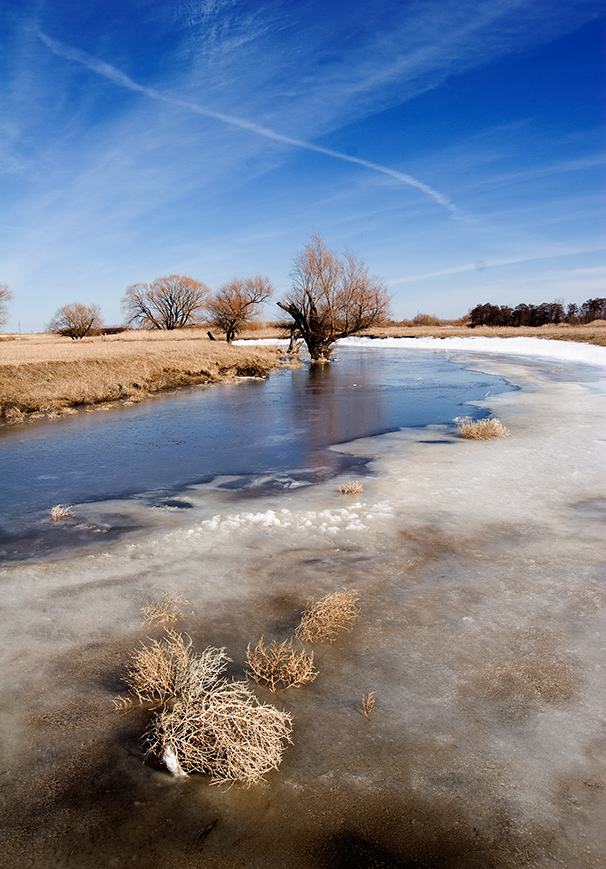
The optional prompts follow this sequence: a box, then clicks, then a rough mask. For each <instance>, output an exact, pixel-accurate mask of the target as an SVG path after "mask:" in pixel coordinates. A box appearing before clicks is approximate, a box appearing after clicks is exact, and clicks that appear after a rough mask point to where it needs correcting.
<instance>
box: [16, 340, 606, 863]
mask: <svg viewBox="0 0 606 869" xmlns="http://www.w3.org/2000/svg"><path fill="white" fill-rule="evenodd" d="M374 343H376V342H374ZM556 345H559V346H556ZM442 346H443V348H444V349H445V345H442ZM406 349H410V348H406ZM425 349H428V348H427V347H426V348H425ZM430 349H431V348H430ZM494 349H496V350H497V353H496V354H495V353H494ZM583 349H584V348H581V350H583ZM586 349H587V352H588V355H587V357H585V358H584V357H583V354H582V352H581V353H579V350H578V348H577V347H571V348H568V347H567V346H566V345H564V344H562V342H534V343H533V345H532V346H531V347H530V348H528V347H527V348H526V355H519V354H520V353H522V352H523V351H521V350H519V349H518V350H515V349H512V350H511V353H508V351H507V345H501V344H498V345H494V344H493V345H490V346H488V347H486V346H484V345H482V344H478V343H476V342H471V341H470V342H468V343H467V344H464V345H462V346H458V347H450V348H449V349H448V353H447V354H445V355H443V356H441V357H440V359H441V360H442V364H445V365H450V364H451V363H450V362H448V361H447V360H448V358H449V357H450V358H452V360H453V362H454V363H455V367H457V366H460V365H466V366H468V367H469V368H470V369H471V370H472V371H473V373H474V376H477V377H478V378H479V379H480V382H482V383H490V384H495V383H500V384H501V385H502V384H503V378H504V379H505V380H506V381H507V383H509V384H510V387H515V388H510V389H509V390H508V391H506V390H503V391H498V393H497V394H494V393H493V390H492V388H491V389H490V393H491V394H490V395H489V396H488V397H487V398H486V397H485V396H486V392H487V391H489V390H488V388H487V389H486V390H485V392H484V395H483V396H482V398H481V399H479V400H478V412H488V411H489V410H490V411H493V412H494V413H495V415H497V416H498V417H499V418H500V419H502V420H503V422H504V423H505V424H506V425H507V427H508V428H509V429H510V431H511V435H510V437H508V438H506V439H504V440H500V441H495V442H491V443H479V442H471V441H464V440H462V439H460V438H457V436H456V434H455V432H454V427H453V424H452V416H449V418H444V419H441V420H434V421H431V422H430V424H429V425H427V424H423V423H415V424H413V426H412V427H408V426H405V427H404V428H401V429H400V428H399V426H398V425H397V424H395V425H393V426H391V425H383V424H381V426H380V430H381V431H385V430H386V429H392V430H391V431H388V432H386V433H384V434H379V435H374V434H373V433H372V432H370V433H368V434H367V436H363V437H359V438H358V439H357V440H353V441H352V440H349V441H348V443H346V444H344V443H342V442H341V444H340V446H339V448H338V454H342V455H346V456H347V455H348V456H349V459H348V460H347V461H350V462H352V463H354V464H353V465H349V466H347V465H346V466H345V467H341V468H340V467H339V466H338V465H337V466H333V467H332V469H331V471H330V473H328V474H327V475H325V476H322V475H319V476H318V477H316V478H314V481H313V485H295V486H293V485H290V484H289V483H288V480H290V481H291V482H295V483H301V482H310V481H311V480H310V479H307V480H305V479H304V478H303V477H302V476H301V477H300V476H299V474H298V473H295V471H296V470H297V466H298V462H294V463H293V468H292V469H291V470H290V471H289V472H288V473H287V474H285V475H284V477H282V478H281V479H282V482H283V483H284V484H285V485H283V486H278V485H274V483H275V482H276V481H278V477H279V476H280V475H279V474H277V475H276V474H275V473H273V471H268V472H267V474H265V473H261V474H260V475H259V477H258V478H257V477H256V476H255V477H254V478H253V477H251V478H250V479H249V478H248V477H246V478H243V477H241V476H239V475H238V474H233V475H229V474H227V475H222V476H220V477H214V478H213V479H212V480H204V479H203V480H202V481H200V482H193V483H192V484H191V485H186V486H185V488H183V489H181V490H179V492H178V493H177V494H175V493H172V494H170V495H169V494H167V493H164V495H162V497H161V498H157V499H156V501H153V499H149V498H139V497H138V496H135V497H128V498H117V499H114V500H113V501H112V502H111V509H110V506H109V502H107V503H106V502H88V503H84V502H82V503H79V504H77V505H76V508H75V512H76V514H77V515H76V519H75V521H76V522H77V523H81V524H82V526H83V529H82V530H81V532H80V533H82V534H84V533H85V531H84V526H86V524H87V523H88V524H89V532H88V533H90V532H91V530H92V528H93V526H96V527H98V528H101V523H102V521H105V522H106V523H107V525H108V529H107V533H105V534H97V535H96V536H95V535H93V536H94V538H95V542H94V545H91V546H90V547H88V548H86V547H84V548H81V549H78V550H72V551H71V552H70V551H67V550H63V551H59V550H57V551H56V554H55V555H54V556H53V557H50V558H49V557H46V558H34V559H28V560H25V561H22V562H15V563H10V564H6V565H5V566H4V567H2V568H0V583H1V584H2V596H1V599H0V605H1V607H2V650H1V659H0V752H1V761H0V773H2V775H0V794H1V797H2V809H1V810H2V816H3V820H2V827H3V837H4V841H3V850H2V858H1V860H2V861H4V864H3V865H6V866H9V865H10V866H19V867H21V866H23V867H26V866H27V867H32V869H42V867H44V869H48V867H53V869H54V867H63V866H68V867H73V869H93V867H95V869H97V867H103V869H105V867H110V866H120V867H122V866H128V865H131V866H136V867H137V869H152V867H153V869H158V867H168V866H172V865H179V866H180V867H183V869H190V867H191V869H193V867H199V866H201V865H203V866H205V867H208V869H233V867H237V866H239V867H246V869H266V867H269V869H283V867H293V869H316V867H319V869H324V867H325V869H349V867H359V866H379V867H389V869H391V867H408V869H413V867H414V869H429V867H442V869H514V867H533V869H552V867H553V869H555V867H562V866H563V867H570V869H573V867H574V869H602V867H603V865H604V863H605V858H606V848H605V846H604V825H603V818H604V741H603V739H604V728H603V725H604V720H605V717H606V715H605V710H604V697H605V696H606V692H605V691H604V676H603V660H604V658H603V654H604V636H605V630H606V627H605V621H604V611H605V607H604V570H603V539H604V519H603V516H604V507H605V503H606V502H605V499H604V483H605V482H606V467H605V466H606V461H605V450H604V432H605V431H606V410H605V405H604V390H603V379H604V376H605V375H606V351H604V350H601V348H586ZM595 351H598V352H597V353H596V352H595ZM360 352H361V353H362V352H364V353H373V352H374V351H373V350H372V349H369V350H363V349H362V348H360ZM569 353H570V354H572V355H568V354H569ZM512 354H515V355H512ZM529 354H534V355H529ZM343 356H344V354H343ZM420 362H421V360H420ZM420 362H419V364H420ZM585 362H588V363H589V364H587V365H586V364H584V363H585ZM305 373H306V372H305V369H302V370H301V372H300V374H299V375H298V376H304V375H305ZM330 376H332V375H330ZM418 376H424V375H423V374H422V373H420V374H419V375H418ZM493 377H497V378H500V379H499V380H493V379H492V378H493ZM354 382H355V383H357V382H358V379H357V375H356V380H355V381H354ZM423 382H424V381H416V380H414V383H421V384H422V383H423ZM270 383H271V379H270ZM240 386H243V387H244V388H245V389H248V388H249V386H248V385H247V384H242V385H239V386H238V387H237V388H238V389H239V388H240ZM256 386H257V385H256V384H251V385H250V388H251V389H254V388H256ZM349 388H350V390H352V391H353V389H354V387H353V383H352V384H350V387H349ZM356 388H357V387H356ZM214 392H215V393H216V394H217V395H220V394H221V390H220V389H217V390H215V391H214ZM370 395H371V391H370V390H369V398H370ZM162 406H163V404H160V405H155V404H154V403H151V404H150V405H149V407H150V410H151V409H153V410H155V409H158V408H160V409H161V407H162ZM460 410H461V409H460V408H459V409H458V410H457V411H455V414H454V415H458V414H459V413H460ZM339 416H341V415H339ZM51 425H53V424H49V426H48V430H50V428H51ZM56 430H58V429H56ZM339 439H341V436H340V435H339V437H338V438H336V440H337V441H338V440H339ZM341 440H347V438H342V439H341ZM329 452H330V453H332V452H334V450H329ZM320 455H321V456H323V457H325V456H326V447H325V445H322V446H321V448H320ZM362 460H363V462H364V464H361V465H356V464H355V463H356V462H358V461H362ZM322 462H324V458H322ZM322 462H321V463H320V464H322ZM303 465H304V467H313V465H310V464H309V463H303ZM328 465H330V462H329V463H328ZM352 468H355V469H356V473H357V471H358V470H359V471H360V472H361V471H362V470H366V471H367V473H365V474H364V475H363V476H362V474H360V480H361V482H362V483H363V485H364V492H363V493H361V494H360V495H358V496H356V497H349V498H348V497H344V496H341V495H339V494H338V492H337V484H338V483H340V482H343V481H344V480H346V479H347V478H348V477H350V476H351V475H352V474H351V470H352ZM287 478H288V479H287ZM257 480H258V482H255V481H257ZM278 482H279V481H278ZM266 484H267V485H266ZM233 486H235V488H233ZM163 498H164V501H163V500H162V499H163ZM169 498H170V499H171V500H174V504H173V505H172V506H171V505H170V504H168V503H167V500H166V499H169ZM179 503H180V504H181V508H180V507H178V506H176V505H177V504H179ZM185 504H187V505H188V506H187V509H183V505H185ZM102 510H106V513H105V514H104V515H105V516H106V518H105V519H103V516H101V515H100V513H99V511H102ZM112 511H113V512H112ZM120 511H123V514H124V516H126V517H127V518H128V522H126V520H124V521H123V524H124V525H128V527H129V528H130V529H131V530H130V531H122V532H121V533H120V535H119V536H116V537H113V536H112V533H111V523H112V521H116V517H118V516H119V515H121V513H120ZM121 521H122V520H121ZM129 523H130V524H129ZM342 588H346V589H354V590H356V591H357V592H358V593H359V594H360V607H361V616H360V619H359V621H358V623H357V624H356V625H355V626H354V628H353V630H352V631H351V632H350V633H346V634H344V635H342V637H341V638H339V639H338V640H337V641H336V642H335V643H334V644H332V645H319V646H315V647H314V651H315V652H316V661H315V663H316V666H317V669H318V670H319V675H318V677H317V679H316V680H315V681H314V682H313V683H311V684H310V685H308V686H304V687H302V688H300V689H296V690H292V689H291V690H288V691H285V692H284V693H283V694H281V695H279V696H278V697H275V696H274V695H271V694H270V693H269V692H267V691H266V690H264V689H257V693H258V696H259V698H260V699H262V700H263V701H264V702H273V703H276V704H277V705H278V706H279V707H280V708H282V709H285V710H287V711H288V712H290V713H291V714H292V716H293V722H294V729H293V744H292V745H290V746H289V747H288V748H287V750H286V752H285V754H284V758H283V761H282V764H281V766H280V767H279V769H278V770H275V771H272V772H271V773H269V774H268V775H267V780H266V782H265V783H262V784H260V785H256V786H253V787H251V788H249V789H246V788H241V787H238V786H235V787H232V788H231V789H225V788H218V787H212V786H210V785H209V783H208V780H207V778H206V777H204V776H200V775H197V776H190V777H188V778H185V779H175V778H173V777H172V776H170V775H169V773H168V772H167V771H166V770H165V769H164V768H163V767H162V766H160V765H158V764H154V763H151V762H149V761H148V762H144V744H143V742H142V734H143V732H144V731H145V728H146V727H147V725H148V723H149V718H150V714H151V713H150V712H149V711H146V710H136V711H134V712H131V713H127V714H124V713H118V712H116V711H115V710H114V708H113V704H112V699H113V698H114V697H115V696H116V695H117V694H119V693H120V692H121V691H123V690H124V684H123V682H122V676H123V674H124V672H125V669H126V667H127V666H128V664H129V661H130V655H131V653H132V651H133V650H134V649H135V648H136V647H137V646H138V645H140V643H141V642H147V640H146V638H147V637H149V636H150V635H151V636H154V637H159V636H160V634H159V632H157V631H156V632H154V631H153V629H152V628H150V627H149V626H144V625H143V623H142V615H141V607H142V606H143V605H144V604H145V603H146V601H149V600H157V599H159V598H160V597H161V596H162V594H163V593H164V592H170V593H173V594H176V593H181V594H183V596H184V597H185V598H186V599H187V601H189V603H188V605H187V606H186V607H185V608H184V609H185V616H184V619H183V621H182V622H181V623H180V624H179V625H178V629H179V630H182V631H185V632H187V633H188V634H189V635H190V636H191V638H192V641H193V644H194V647H195V649H196V650H198V651H202V650H203V649H204V648H205V647H206V646H208V645H214V646H219V647H221V646H224V647H225V648H226V650H227V654H228V655H229V656H230V658H232V659H233V662H232V664H231V665H230V675H233V676H234V677H236V678H241V677H242V674H243V666H244V658H245V651H246V647H247V645H248V643H253V644H254V643H256V642H257V640H258V639H259V638H260V637H261V635H264V636H265V639H266V641H269V640H271V639H274V638H275V639H278V640H282V639H286V638H288V637H289V636H290V635H291V634H292V631H293V629H294V627H295V625H296V624H297V622H298V619H299V618H300V613H301V610H302V608H303V607H304V606H305V603H306V601H307V600H308V599H309V598H310V597H317V596H320V595H323V594H326V593H329V592H332V591H335V590H337V589H342ZM369 691H376V707H375V709H374V711H373V713H372V714H371V716H370V718H366V717H365V716H364V715H363V714H362V713H361V698H362V694H363V693H368V692H369ZM215 822H216V823H215ZM210 825H212V827H210V830H209V829H208V828H209V826H210ZM205 830H207V832H208V835H206V833H204V831H205Z"/></svg>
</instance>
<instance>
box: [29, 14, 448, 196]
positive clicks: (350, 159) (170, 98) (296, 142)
mask: <svg viewBox="0 0 606 869" xmlns="http://www.w3.org/2000/svg"><path fill="white" fill-rule="evenodd" d="M38 34H39V36H40V39H41V40H42V42H44V44H45V45H46V46H47V47H48V48H49V49H50V50H51V51H52V52H53V53H54V54H56V55H58V56H59V57H63V58H65V59H67V60H73V61H76V62H77V63H80V64H82V65H83V66H85V67H86V68H87V69H90V70H92V71H93V72H96V73H98V74H99V75H101V76H103V77H104V78H107V79H109V80H110V81H112V82H114V84H117V85H119V86H120V87H124V88H127V89H128V90H131V91H134V92H136V93H141V94H145V96H147V97H149V98H150V99H153V100H160V101H161V102H164V103H169V104H170V105H171V106H173V107H179V108H182V109H185V110H186V111H190V112H194V113H195V114H198V115H203V116H204V117H207V118H214V119H215V120H217V121H221V122H222V123H224V124H228V125H229V126H232V127H239V128H240V129H242V130H247V131H248V132H250V133H254V134H255V135H258V136H262V137H264V138H266V139H271V140H272V141H274V142H279V143H280V144H283V145H291V146H293V147H295V148H302V149H303V150H306V151H314V152H315V153H317V154H324V155H325V156H327V157H334V158H336V159H337V160H344V161H345V162H347V163H354V164H356V165H358V166H363V167H364V168H366V169H371V170H372V171H374V172H380V173H382V174H383V175H388V176H389V177H390V178H394V179H395V180H396V181H399V182H401V183H402V184H407V185H409V186H410V187H416V188H417V189H418V190H421V191H422V192H423V193H425V194H427V196H430V197H431V198H432V199H433V200H434V201H435V202H437V203H438V204H439V205H442V206H444V207H445V208H447V209H448V210H449V211H455V210H456V209H455V206H454V205H453V203H452V202H450V200H449V199H448V197H447V196H445V195H444V194H442V193H440V192H438V191H437V190H434V189H433V188H432V187H430V186H429V185H428V184H425V183H424V182H423V181H420V180H419V179H418V178H413V176H412V175H407V174H405V173H403V172H398V171H396V170H395V169H390V168H389V167H388V166H381V165H379V164H378V163H373V162H371V161H370V160H363V159H362V158H360V157H354V156H350V155H348V154H342V153H341V152H339V151H334V150H333V149H332V148H323V147H322V146H320V145H314V144H313V143H312V142H305V141H303V140H302V139H295V138H292V137H291V136H284V135H282V133H278V132H276V131H275V130H270V129H268V128H267V127H264V126H262V125H261V124H257V123H255V122H253V121H248V120H246V119H244V118H238V117H235V116H234V115H227V114H224V113H223V112H217V111H214V110H213V109H209V108H205V107H204V106H200V105H198V104H196V103H192V102H190V101H189V100H184V99H181V98H179V97H177V96H174V95H172V94H166V93H163V92H161V91H158V90H156V89H155V88H149V87H145V86H144V85H141V84H139V83H138V82H136V81H134V80H133V79H132V78H130V76H128V75H126V74H125V73H123V72H122V71H121V70H119V69H116V68H115V67H114V66H112V65H111V64H108V63H105V62H104V61H102V60H99V59H98V58H96V57H92V56H91V55H89V54H87V53H86V52H84V51H81V50H80V49H78V48H74V47H72V46H69V45H65V44H64V43H63V42H60V41H59V40H57V39H52V38H51V37H50V36H47V35H46V34H45V33H43V32H42V31H41V30H39V31H38Z"/></svg>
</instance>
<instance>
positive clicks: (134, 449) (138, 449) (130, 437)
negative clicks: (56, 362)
mask: <svg viewBox="0 0 606 869" xmlns="http://www.w3.org/2000/svg"><path fill="white" fill-rule="evenodd" d="M375 343H376V342H375ZM511 388H512V387H511V386H510V385H509V384H508V383H507V381H506V380H504V379H503V378H502V377H498V376H494V375H488V374H483V373H480V372H475V371H469V370H467V369H466V368H465V366H464V365H462V364H461V363H455V362H452V361H449V360H448V359H447V358H446V357H445V356H444V354H441V353H440V354H437V353H433V352H432V351H430V350H427V351H425V352H421V353H419V352H418V351H413V350H398V349H396V348H380V347H378V346H377V347H375V348H374V349H373V352H372V353H369V352H365V351H363V350H361V349H357V348H355V347H353V348H352V347H345V348H343V349H342V350H341V351H340V358H339V360H338V361H337V362H335V363H334V364H332V365H324V366H312V367H309V366H305V367H303V368H300V369H296V370H294V371H293V370H284V371H281V372H279V373H277V374H274V375H273V376H272V377H270V378H269V379H268V380H266V381H259V380H257V381H255V380H246V381H244V382H239V383H234V384H224V385H220V386H217V387H210V388H209V387H205V388H198V389H187V390H181V391H180V392H178V393H176V394H172V395H167V396H158V397H155V398H154V399H152V400H150V401H147V402H144V403H142V404H140V405H136V406H131V407H129V408H122V407H119V408H117V409H114V410H110V411H108V412H105V413H80V414H79V415H78V416H76V417H69V418H64V419H61V420H58V421H56V422H55V423H53V424H52V425H49V424H48V423H47V422H42V423H37V424H34V425H30V426H28V427H27V428H25V427H23V426H20V427H14V426H13V427H5V428H4V429H3V430H2V431H0V474H1V478H2V486H1V487H0V517H1V518H0V558H1V557H2V556H3V557H4V558H5V559H6V558H9V559H10V558H15V557H16V558H23V557H29V556H30V555H31V554H32V553H35V554H38V553H48V552H49V551H54V550H55V549H56V548H57V547H61V546H63V545H66V544H69V543H70V542H71V543H72V544H75V543H78V544H82V543H86V542H89V543H90V542H92V540H91V529H93V530H94V529H99V528H102V529H103V530H107V527H108V525H109V527H110V529H113V530H114V532H116V531H117V529H118V528H119V527H121V525H122V524H123V523H124V522H125V521H127V523H130V522H132V521H133V519H132V516H133V514H132V512H130V513H129V512H128V511H125V510H124V503H123V501H124V499H127V498H130V497H132V496H136V497H137V499H138V502H139V503H141V504H146V505H147V506H148V507H157V508H161V507H163V506H166V505H169V506H170V505H173V506H174V507H175V508H176V507H178V506H181V507H183V506H184V502H183V501H179V500H176V498H175V496H178V495H179V494H180V493H182V491H183V489H184V488H185V487H186V486H192V485H196V484H202V483H209V482H210V481H212V480H213V479H215V478H217V477H223V478H226V477H231V478H233V479H231V480H230V481H229V482H224V485H228V486H230V487H232V488H240V489H241V488H243V487H250V485H251V483H252V482H253V481H254V480H255V479H258V478H259V477H262V480H263V482H262V485H261V486H258V487H257V488H260V489H264V490H267V488H271V487H294V486H298V485H307V484H309V483H313V482H317V481H319V480H322V479H327V478H328V477H330V476H333V475H334V474H335V473H338V472H339V471H343V472H345V471H347V470H348V469H349V471H350V472H351V473H360V472H362V471H363V465H364V461H363V459H355V460H354V459H353V458H352V457H351V456H347V455H346V454H343V453H338V452H335V451H334V450H330V449H328V447H330V446H331V445H334V444H340V443H346V442H349V441H352V440H355V439H356V438H360V437H368V436H370V435H377V434H381V433H384V432H387V431H394V430H396V429H399V428H402V427H403V426H407V427H421V426H425V425H428V424H432V423H433V424H439V423H445V424H451V428H452V429H454V424H452V420H453V417H456V416H458V415H461V414H465V415H470V416H478V415H480V414H482V413H485V411H483V410H480V409H479V408H478V407H476V406H474V405H473V404H472V405H467V406H464V403H465V402H474V401H478V400H481V399H484V398H485V397H486V395H487V393H489V394H495V393H496V392H500V391H507V390H509V389H511ZM111 501H114V502H115V507H116V510H117V512H118V516H119V517H120V518H118V519H116V518H111V516H109V515H108V511H109V512H110V513H112V512H114V511H113V509H112V504H111V503H109V502H111ZM95 502H105V503H104V506H103V517H102V519H100V520H99V521H98V522H97V523H96V525H91V522H90V521H88V523H87V524H85V525H84V526H82V524H81V523H78V522H71V523H63V525H62V527H61V529H60V531H59V530H58V529H57V527H56V526H54V525H53V523H52V521H51V519H50V509H51V508H52V507H53V506H54V505H56V504H71V505H74V504H83V503H87V504H93V503H95ZM125 515H127V516H128V518H127V519H125ZM91 516H92V513H91V511H90V510H89V511H88V518H89V520H90V518H91ZM140 520H141V521H146V520H145V518H144V517H143V516H141V517H140Z"/></svg>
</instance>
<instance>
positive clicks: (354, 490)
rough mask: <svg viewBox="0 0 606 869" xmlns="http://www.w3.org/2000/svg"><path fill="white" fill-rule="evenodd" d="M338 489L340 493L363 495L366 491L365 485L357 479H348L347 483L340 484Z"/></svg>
mask: <svg viewBox="0 0 606 869" xmlns="http://www.w3.org/2000/svg"><path fill="white" fill-rule="evenodd" d="M337 491H338V492H339V494H340V495H361V494H362V492H363V491H364V486H362V485H361V483H358V481H357V480H348V481H347V482H346V483H343V484H342V485H340V486H338V488H337Z"/></svg>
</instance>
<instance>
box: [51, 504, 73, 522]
mask: <svg viewBox="0 0 606 869" xmlns="http://www.w3.org/2000/svg"><path fill="white" fill-rule="evenodd" d="M75 515H76V514H75V513H74V511H73V510H72V508H71V504H57V506H56V507H53V509H52V510H51V519H52V520H53V522H59V521H60V520H61V519H69V518H71V517H73V516H75Z"/></svg>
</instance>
